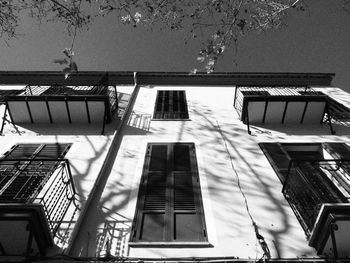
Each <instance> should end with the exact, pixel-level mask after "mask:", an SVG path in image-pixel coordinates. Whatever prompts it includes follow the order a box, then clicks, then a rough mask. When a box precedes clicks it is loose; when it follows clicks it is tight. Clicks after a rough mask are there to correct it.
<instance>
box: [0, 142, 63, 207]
mask: <svg viewBox="0 0 350 263" xmlns="http://www.w3.org/2000/svg"><path fill="white" fill-rule="evenodd" d="M69 147H70V144H17V145H15V146H13V147H12V148H11V150H10V151H8V152H6V153H5V154H4V156H3V158H2V159H3V160H6V161H3V162H0V201H2V202H26V201H27V200H28V199H30V198H33V197H34V196H36V194H37V193H38V191H40V189H41V186H42V185H43V184H44V183H45V182H46V181H47V180H48V179H49V178H50V176H51V174H52V173H53V172H54V170H55V169H56V165H57V161H55V160H50V161H45V162H42V161H36V160H37V159H59V158H62V157H64V155H65V154H66V152H67V151H68V149H69ZM11 160H13V161H11Z"/></svg>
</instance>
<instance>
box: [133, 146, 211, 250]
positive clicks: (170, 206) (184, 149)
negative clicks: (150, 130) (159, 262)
mask: <svg viewBox="0 0 350 263" xmlns="http://www.w3.org/2000/svg"><path fill="white" fill-rule="evenodd" d="M205 241H207V235H206V229H205V222H204V214H203V206H202V200H201V192H200V184H199V176H198V168H197V161H196V153H195V146H194V144H193V143H168V144H160V143H152V144H148V146H147V152H146V157H145V164H144V169H143V175H142V178H141V185H140V190H139V196H138V204H137V208H136V213H135V218H134V222H133V229H132V235H131V242H135V244H136V243H143V244H147V243H148V244H150V245H157V244H162V245H164V244H165V245H166V242H168V243H167V244H169V245H174V244H175V243H182V244H184V243H186V242H187V244H188V243H189V242H191V243H192V244H193V245H195V244H196V243H197V245H198V244H199V243H198V242H205Z"/></svg>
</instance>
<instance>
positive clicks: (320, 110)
mask: <svg viewBox="0 0 350 263" xmlns="http://www.w3.org/2000/svg"><path fill="white" fill-rule="evenodd" d="M338 104H339V103H338ZM338 104H337V103H336V102H335V101H334V100H332V99H331V98H330V97H328V96H327V95H326V94H324V93H323V92H320V91H317V90H314V89H312V88H309V87H237V89H236V93H235V98H234V107H235V109H236V110H237V112H238V114H239V117H240V119H241V120H242V121H243V122H244V123H245V124H247V128H248V133H249V134H250V129H249V124H250V123H256V124H259V123H263V124H278V123H280V124H284V123H289V124H298V123H299V124H302V123H313V124H316V123H325V122H327V123H328V124H329V126H330V129H331V132H332V134H334V133H335V132H334V130H333V127H332V123H331V120H332V119H333V116H337V113H339V108H340V106H342V105H341V104H340V106H339V105H338ZM336 106H338V107H336ZM343 108H346V107H345V106H343ZM344 112H345V113H347V115H346V116H345V115H344V114H343V113H344ZM341 113H342V114H341V116H342V117H343V120H344V119H348V120H350V111H349V110H348V111H345V110H343V111H342V112H341ZM348 113H349V114H348ZM338 115H339V116H340V114H338ZM344 116H345V117H344ZM336 119H340V118H336Z"/></svg>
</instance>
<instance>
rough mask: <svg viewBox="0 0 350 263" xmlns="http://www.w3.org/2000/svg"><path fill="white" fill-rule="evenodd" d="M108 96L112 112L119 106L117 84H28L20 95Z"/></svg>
mask: <svg viewBox="0 0 350 263" xmlns="http://www.w3.org/2000/svg"><path fill="white" fill-rule="evenodd" d="M60 95H64V96H107V97H108V101H109V107H110V110H111V112H114V111H115V110H116V109H117V107H118V100H117V88H116V86H104V85H98V86H62V85H53V86H39V85H27V86H26V87H25V88H24V90H23V92H22V93H21V94H20V96H60Z"/></svg>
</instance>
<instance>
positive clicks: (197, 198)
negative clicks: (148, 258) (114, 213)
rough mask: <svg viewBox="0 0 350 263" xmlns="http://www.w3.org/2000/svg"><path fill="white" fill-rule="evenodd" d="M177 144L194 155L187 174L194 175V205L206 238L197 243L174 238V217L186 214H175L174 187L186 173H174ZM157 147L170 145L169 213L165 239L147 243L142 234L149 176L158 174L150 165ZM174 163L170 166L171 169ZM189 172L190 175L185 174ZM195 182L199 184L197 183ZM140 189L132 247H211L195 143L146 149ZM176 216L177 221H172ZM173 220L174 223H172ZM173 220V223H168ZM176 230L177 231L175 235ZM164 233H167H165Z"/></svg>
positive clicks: (149, 146) (167, 206)
mask: <svg viewBox="0 0 350 263" xmlns="http://www.w3.org/2000/svg"><path fill="white" fill-rule="evenodd" d="M176 145H187V146H188V147H189V153H190V156H189V157H190V158H189V160H190V166H191V168H190V171H187V173H189V174H191V177H192V178H191V180H192V191H193V198H194V204H195V209H196V217H197V219H198V218H199V220H200V223H201V225H200V227H202V231H203V236H201V240H199V241H198V240H194V241H187V240H186V241H178V240H176V238H174V235H175V231H174V229H176V228H175V223H174V220H175V219H174V216H175V214H176V213H178V214H179V213H180V214H181V213H182V212H181V210H180V212H179V211H175V208H174V205H175V203H174V194H175V191H174V189H175V187H174V178H175V174H176V173H178V174H179V173H182V172H181V171H180V172H179V171H175V170H173V166H174V163H175V159H173V157H174V147H175V146H176ZM153 146H166V149H167V157H166V162H167V167H166V170H165V171H166V179H165V181H166V189H168V190H166V189H165V191H166V194H165V198H166V204H165V210H164V219H165V220H164V230H163V231H164V233H165V235H164V236H163V240H159V241H144V240H142V239H141V238H140V236H141V231H142V225H143V219H144V217H143V214H144V211H145V210H144V202H145V199H146V195H145V193H146V188H147V183H145V182H147V180H148V175H149V173H155V172H154V171H150V170H149V168H150V162H151V149H152V147H153ZM169 164H170V167H169ZM184 173H186V172H184ZM194 183H195V184H194ZM139 185H140V187H139V192H138V197H137V203H136V208H135V213H134V218H133V224H132V229H131V234H130V239H129V246H131V247H209V246H211V245H210V243H209V242H208V234H207V228H206V223H205V214H204V207H203V200H202V194H201V186H200V179H199V172H198V164H197V157H196V153H195V144H194V143H148V144H147V148H146V154H145V159H144V165H143V171H142V176H141V180H140V184H139ZM171 217H173V219H170V218H171ZM169 219H170V220H169ZM167 220H169V221H167ZM173 231H174V232H173ZM164 233H163V234H164Z"/></svg>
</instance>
